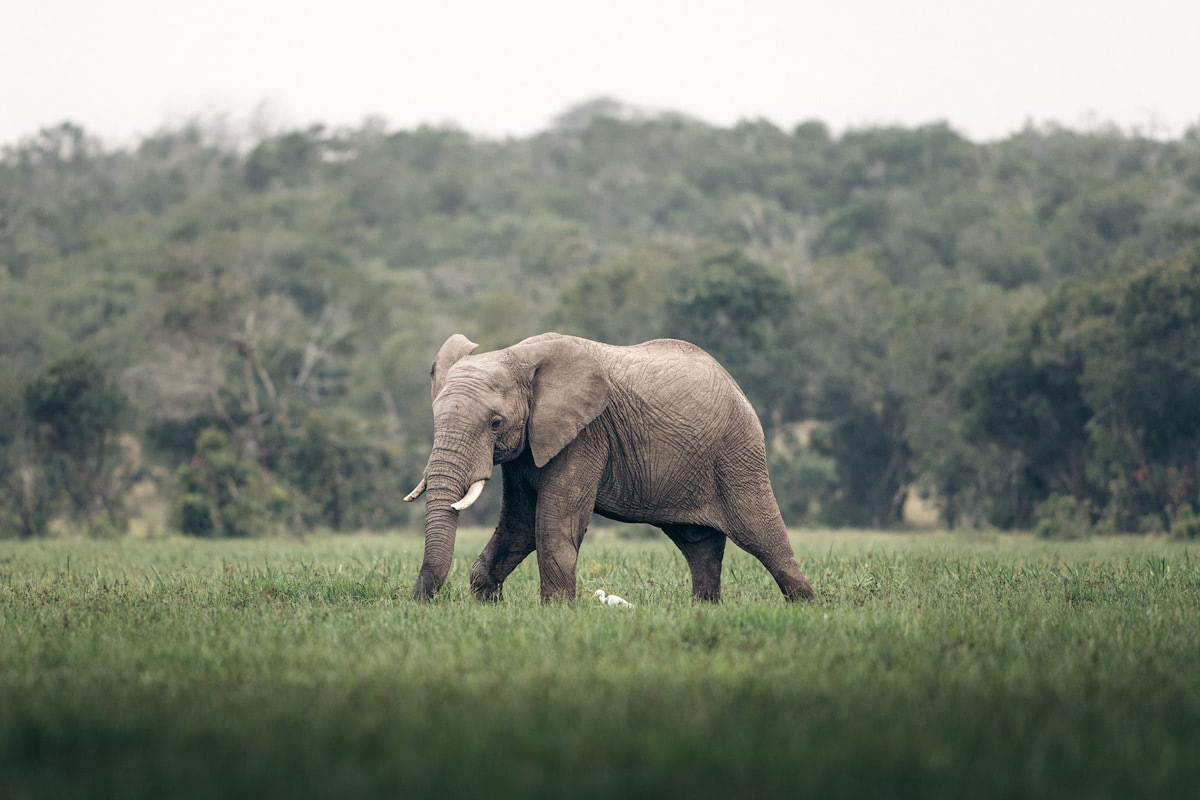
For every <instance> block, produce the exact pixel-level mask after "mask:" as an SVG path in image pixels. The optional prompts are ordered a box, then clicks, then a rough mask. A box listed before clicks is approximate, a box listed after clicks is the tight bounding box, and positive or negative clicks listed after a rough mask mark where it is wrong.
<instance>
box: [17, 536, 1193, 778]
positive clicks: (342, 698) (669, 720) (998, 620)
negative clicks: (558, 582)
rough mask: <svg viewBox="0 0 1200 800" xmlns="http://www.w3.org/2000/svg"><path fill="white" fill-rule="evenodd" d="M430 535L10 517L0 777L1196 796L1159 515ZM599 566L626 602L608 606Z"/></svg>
mask: <svg viewBox="0 0 1200 800" xmlns="http://www.w3.org/2000/svg"><path fill="white" fill-rule="evenodd" d="M485 540H486V533H485V532H482V531H464V532H462V533H460V536H459V542H458V547H457V557H456V561H455V565H454V568H453V570H452V572H451V575H450V579H449V581H448V584H447V589H446V590H445V591H444V592H443V594H442V595H441V596H440V597H439V598H438V599H437V600H436V601H435V602H433V603H432V604H429V605H415V604H413V603H410V602H409V601H408V600H407V599H405V598H406V597H407V592H408V589H409V588H410V586H411V584H412V581H413V579H414V577H415V575H416V571H417V566H418V564H419V562H420V558H421V548H422V543H421V540H420V537H418V536H412V535H400V534H397V535H393V536H352V537H314V538H309V539H295V540H285V539H273V540H239V541H229V540H223V541H198V540H185V539H176V538H171V539H163V540H155V541H145V540H137V539H132V538H125V539H120V540H115V541H93V540H87V539H71V538H64V539H54V540H43V541H34V542H30V543H22V542H15V541H2V542H0V797H4V798H13V800H18V799H20V798H43V797H73V798H75V797H149V796H154V797H171V798H175V797H184V798H188V797H197V798H200V797H204V798H212V797H281V796H288V795H294V796H297V797H330V798H333V797H337V798H347V797H432V796H442V797H456V796H478V797H489V798H504V797H523V798H524V797H571V798H592V797H596V798H600V797H621V796H633V797H651V796H653V797H676V796H688V797H717V796H726V797H728V796H736V797H761V796H773V797H802V796H806V795H812V794H818V795H820V796H824V797H864V796H870V795H879V796H884V797H921V798H928V797H947V798H950V797H953V798H961V797H972V798H991V797H1013V798H1016V797H1046V798H1051V797H1052V798H1070V797H1080V798H1082V797H1087V798H1097V797H1131V796H1132V797H1185V796H1188V797H1194V796H1195V791H1196V787H1197V786H1198V785H1200V559H1198V558H1197V554H1194V553H1191V552H1189V551H1188V549H1187V548H1186V547H1185V546H1184V545H1181V544H1175V543H1171V542H1167V541H1165V540H1162V539H1133V538H1129V539H1092V540H1086V541H1080V542H1054V543H1049V542H1044V541H1038V540H1034V539H1031V538H1026V537H1010V536H997V535H951V534H919V535H918V534H884V533H880V534H870V533H827V532H807V531H797V532H795V534H794V536H793V542H794V544H795V546H796V550H797V554H798V555H799V556H800V557H801V558H802V560H803V564H802V566H803V568H804V571H805V574H806V575H807V576H808V578H809V580H810V581H811V583H812V584H813V586H814V588H815V589H816V590H817V592H818V596H819V599H818V600H817V601H816V602H814V603H810V604H806V605H798V606H788V605H785V604H784V602H783V601H782V599H781V597H780V595H779V593H778V591H777V590H776V588H775V586H774V583H773V582H772V581H771V580H770V578H769V576H768V575H767V573H766V572H765V570H763V569H762V568H761V567H760V566H759V565H758V563H757V562H755V561H754V560H753V559H752V558H750V557H749V556H747V555H745V554H744V553H742V552H741V551H738V550H736V548H733V547H732V546H731V548H730V549H729V551H728V552H727V556H726V566H725V601H724V603H723V604H721V605H720V606H715V607H714V606H698V605H694V604H693V603H692V602H691V600H690V596H689V595H690V591H689V589H690V582H689V578H688V574H687V570H686V566H685V565H684V562H683V559H682V558H681V557H680V556H679V555H678V554H677V552H676V551H675V550H674V549H673V547H672V546H671V545H670V543H669V542H668V541H667V540H666V538H665V537H661V536H660V537H657V538H653V539H649V538H647V539H642V538H621V537H620V536H618V535H617V534H615V533H614V532H613V531H611V530H600V531H596V532H594V533H593V534H591V535H589V539H588V541H587V542H585V544H584V548H583V551H582V554H581V559H580V567H579V588H580V594H581V597H580V599H579V600H578V601H576V602H575V603H574V604H556V605H550V606H543V605H542V604H541V603H540V602H539V601H538V599H537V570H536V566H535V562H534V560H533V558H531V559H530V560H529V561H527V562H526V563H525V564H523V565H522V566H521V568H520V569H518V570H517V572H516V573H515V574H514V575H513V576H512V578H511V579H510V580H509V582H508V584H507V585H506V587H505V589H506V595H507V598H506V601H505V602H504V603H501V604H498V605H483V604H479V603H476V602H474V601H473V600H472V599H471V598H470V597H469V595H468V594H467V589H466V584H467V572H468V570H469V568H470V564H471V561H472V560H473V559H474V557H475V555H476V554H477V553H478V552H479V550H480V549H481V548H482V546H483V543H484V541H485ZM596 588H605V589H607V590H608V591H610V592H616V593H618V594H620V595H622V596H624V597H626V598H627V599H629V600H630V601H632V602H633V603H635V604H636V607H635V608H633V609H609V608H606V607H601V606H599V605H598V604H596V603H594V602H593V601H590V600H589V599H588V598H587V594H590V592H591V591H592V590H593V589H596Z"/></svg>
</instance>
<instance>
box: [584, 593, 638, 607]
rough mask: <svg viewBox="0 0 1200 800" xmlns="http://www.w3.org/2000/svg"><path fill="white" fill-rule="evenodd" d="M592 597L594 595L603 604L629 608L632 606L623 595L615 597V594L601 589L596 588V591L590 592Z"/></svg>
mask: <svg viewBox="0 0 1200 800" xmlns="http://www.w3.org/2000/svg"><path fill="white" fill-rule="evenodd" d="M592 597H595V598H596V599H598V600H599V601H600V602H601V603H603V604H604V605H606V606H612V607H613V608H616V607H617V606H628V607H629V608H633V603H631V602H629V601H628V600H626V599H625V598H623V597H617V596H616V595H615V594H609V593H608V592H606V591H604V590H603V589H597V590H596V591H594V592H592Z"/></svg>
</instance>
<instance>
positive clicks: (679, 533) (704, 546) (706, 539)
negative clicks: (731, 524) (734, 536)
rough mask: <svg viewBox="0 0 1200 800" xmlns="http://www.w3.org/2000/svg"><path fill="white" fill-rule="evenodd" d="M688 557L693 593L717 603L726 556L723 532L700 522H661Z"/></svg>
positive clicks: (702, 598)
mask: <svg viewBox="0 0 1200 800" xmlns="http://www.w3.org/2000/svg"><path fill="white" fill-rule="evenodd" d="M663 533H665V534H667V536H668V537H670V539H671V541H672V542H674V543H675V546H676V547H678V548H679V550H680V552H681V553H683V557H684V558H685V559H686V560H687V565H688V569H690V570H691V572H692V597H694V598H695V599H697V600H706V601H708V602H711V603H716V602H719V601H720V600H721V561H722V559H723V558H724V556H725V534H723V533H721V532H720V531H719V530H717V529H715V528H708V527H705V526H703V525H664V526H663Z"/></svg>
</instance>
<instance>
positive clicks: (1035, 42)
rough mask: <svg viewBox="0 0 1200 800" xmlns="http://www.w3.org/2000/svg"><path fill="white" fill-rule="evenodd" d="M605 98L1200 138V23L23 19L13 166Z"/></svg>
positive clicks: (675, 17)
mask: <svg viewBox="0 0 1200 800" xmlns="http://www.w3.org/2000/svg"><path fill="white" fill-rule="evenodd" d="M599 95H607V96H612V97H615V98H617V99H619V100H623V101H626V102H628V103H631V104H634V105H638V106H643V107H649V108H653V109H668V110H674V111H682V112H685V113H688V114H691V115H693V116H696V117H699V118H701V119H704V120H707V121H709V122H712V123H716V124H721V125H728V124H732V123H734V122H736V121H737V120H739V119H744V118H756V117H765V118H767V119H769V120H771V121H773V122H775V123H776V124H778V125H780V126H783V127H790V126H792V125H794V124H795V123H797V122H799V121H803V120H808V119H820V120H822V121H824V122H826V123H827V124H829V125H830V126H832V127H833V128H834V129H835V130H836V131H842V130H844V129H846V128H847V127H863V126H868V125H877V124H891V123H899V124H904V125H914V124H919V123H923V122H929V121H933V120H947V121H949V122H950V123H951V124H952V125H953V126H954V127H955V128H956V129H958V130H959V131H961V132H963V133H964V134H966V135H967V136H970V137H971V138H973V139H976V140H983V139H994V138H1000V137H1003V136H1006V135H1008V134H1009V133H1011V132H1013V131H1015V130H1019V129H1020V128H1022V127H1023V126H1024V124H1025V123H1026V121H1027V120H1033V121H1035V122H1045V121H1050V120H1053V121H1057V122H1059V123H1061V124H1064V125H1066V126H1068V127H1073V128H1088V127H1094V126H1095V125H1097V124H1098V123H1099V122H1101V121H1112V122H1115V123H1117V124H1119V125H1121V126H1122V127H1124V128H1127V129H1129V128H1138V129H1140V130H1141V131H1142V132H1146V133H1152V134H1154V135H1157V136H1178V135H1180V134H1181V133H1182V132H1183V131H1184V129H1186V128H1187V127H1189V126H1191V125H1195V124H1197V123H1200V0H1138V2H1131V1H1130V0H1126V1H1125V2H1115V1H1114V0H1004V1H1003V2H973V1H972V0H949V1H945V2H944V1H943V0H821V2H808V0H793V1H792V2H787V1H786V0H740V2H725V1H723V0H721V1H718V0H690V1H688V2H684V1H683V0H602V1H601V2H593V1H592V0H577V1H575V2H573V1H572V0H493V1H492V2H479V1H477V0H424V1H423V2H406V1H405V0H394V1H393V2H370V1H369V0H337V2H308V1H306V0H202V1H201V2H198V1H197V0H190V1H189V2H177V0H36V1H33V0H31V1H30V2H23V1H22V0H13V2H9V3H5V4H4V6H3V7H0V143H6V144H7V143H13V142H15V141H17V140H18V139H20V138H21V137H23V136H27V135H30V134H32V133H35V132H36V131H37V130H38V129H39V128H41V127H43V126H46V125H50V124H54V123H57V122H59V121H62V120H64V119H70V120H72V121H75V122H78V123H80V124H82V125H83V126H84V127H85V128H87V129H88V130H89V131H90V132H92V133H95V134H99V135H101V136H103V137H105V138H106V139H108V140H110V141H112V142H122V143H124V142H129V141H131V140H133V139H134V138H136V137H138V136H141V135H145V134H148V133H151V132H153V131H154V130H155V129H157V128H160V127H162V126H163V125H171V124H177V123H178V122H179V121H180V120H182V119H185V118H188V117H191V116H193V115H196V114H201V115H205V116H214V115H221V114H226V115H231V116H232V117H233V119H234V121H235V122H237V123H238V124H244V123H245V121H246V120H248V119H249V118H250V117H251V116H252V112H253V110H254V109H255V108H256V107H259V106H261V105H263V104H264V103H265V106H266V108H267V109H268V112H269V113H268V114H267V115H266V117H267V119H268V121H270V122H272V123H273V124H275V125H276V126H286V127H292V126H301V125H307V124H309V123H312V122H323V123H326V124H330V125H333V126H339V125H357V124H359V123H361V122H362V121H363V120H364V119H365V118H366V117H368V116H371V115H374V116H378V117H382V118H383V119H385V120H386V121H387V122H388V124H389V125H390V126H392V127H404V128H407V127H412V126H415V125H417V124H420V123H422V122H433V123H441V122H453V123H456V124H458V125H460V126H461V127H463V128H465V129H467V130H470V131H473V132H476V133H480V134H484V135H489V136H504V135H526V134H529V133H532V132H534V131H537V130H539V129H541V128H544V127H546V126H547V125H548V124H549V123H550V121H551V120H552V119H553V117H555V116H556V115H557V114H559V113H561V112H562V111H564V110H565V109H566V108H568V107H569V106H571V105H573V104H575V103H578V102H580V101H583V100H586V99H590V98H593V97H596V96H599Z"/></svg>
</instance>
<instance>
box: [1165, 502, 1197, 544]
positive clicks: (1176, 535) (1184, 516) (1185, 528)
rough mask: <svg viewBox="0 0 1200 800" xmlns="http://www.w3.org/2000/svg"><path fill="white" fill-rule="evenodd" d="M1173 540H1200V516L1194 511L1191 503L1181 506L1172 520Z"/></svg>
mask: <svg viewBox="0 0 1200 800" xmlns="http://www.w3.org/2000/svg"><path fill="white" fill-rule="evenodd" d="M1171 538H1172V539H1184V540H1191V539H1196V538H1200V514H1197V513H1196V512H1195V511H1193V510H1192V506H1191V504H1190V503H1186V504H1184V505H1182V506H1180V507H1179V508H1178V509H1176V511H1175V518H1174V519H1173V520H1171Z"/></svg>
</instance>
